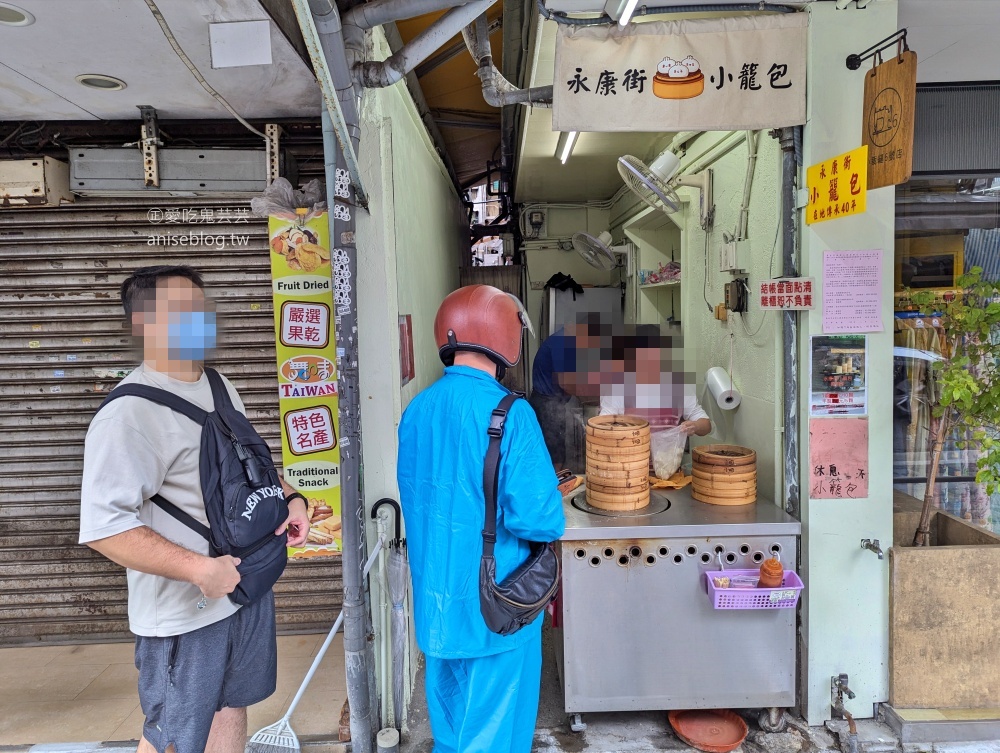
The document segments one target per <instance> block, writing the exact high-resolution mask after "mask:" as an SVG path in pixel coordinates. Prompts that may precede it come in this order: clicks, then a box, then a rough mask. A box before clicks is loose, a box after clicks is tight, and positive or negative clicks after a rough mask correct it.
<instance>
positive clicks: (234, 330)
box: [0, 199, 342, 645]
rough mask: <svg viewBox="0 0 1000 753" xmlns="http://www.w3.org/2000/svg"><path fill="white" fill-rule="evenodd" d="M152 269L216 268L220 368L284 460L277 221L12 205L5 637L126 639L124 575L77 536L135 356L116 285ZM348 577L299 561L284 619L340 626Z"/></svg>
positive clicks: (2, 567)
mask: <svg viewBox="0 0 1000 753" xmlns="http://www.w3.org/2000/svg"><path fill="white" fill-rule="evenodd" d="M157 236H159V237H157ZM183 236H188V237H187V238H186V239H185V238H184V237H183ZM192 236H193V237H194V238H196V239H198V240H196V241H195V240H192ZM220 236H224V238H220ZM164 237H165V238H166V240H165V241H164ZM206 237H211V238H212V239H213V240H214V241H215V242H209V243H206V242H205V241H206ZM223 246H224V247H223ZM152 264H190V265H191V266H193V267H195V268H196V269H198V270H199V271H200V272H201V273H202V274H203V275H204V277H205V281H206V285H207V288H208V292H209V295H210V296H211V297H212V298H214V299H215V300H216V301H217V303H218V308H219V313H220V319H221V320H222V322H223V334H222V337H221V338H220V347H219V351H218V355H217V357H216V360H215V361H214V362H213V363H214V365H215V366H217V367H218V368H219V370H220V371H222V372H223V373H224V374H226V376H228V377H229V378H230V379H231V380H232V382H233V383H234V384H235V386H236V388H237V389H238V390H239V392H240V395H241V396H242V398H243V401H244V402H245V404H246V406H247V412H248V414H249V416H250V418H251V420H253V422H254V424H255V426H256V427H257V429H258V431H260V433H261V434H262V435H263V436H264V437H265V438H266V439H267V441H268V443H269V444H270V445H271V448H272V450H273V451H274V457H275V459H276V460H279V459H280V455H281V452H280V436H279V420H278V398H277V384H276V378H275V351H274V324H273V318H272V316H273V314H272V299H271V283H270V260H269V255H268V248H267V224H266V222H265V221H263V220H261V219H258V218H254V217H252V216H251V215H250V211H249V204H248V202H246V201H234V200H225V199H214V200H208V199H162V200H161V199H155V200H149V199H132V200H123V199H100V200H97V199H94V200H82V199H81V200H78V201H77V202H76V204H74V205H67V206H63V207H60V208H52V209H31V210H20V209H17V210H10V211H0V312H2V313H0V317H2V320H3V326H2V328H0V458H2V460H0V645H4V644H13V643H24V642H31V641H35V642H37V641H47V642H48V641H50V642H57V641H59V642H65V641H87V640H103V639H114V638H124V637H125V636H127V635H128V623H127V611H126V587H125V578H124V573H123V571H122V569H121V568H119V567H118V566H116V565H114V564H112V563H111V562H109V561H107V560H106V559H104V558H103V557H101V556H99V555H97V554H96V553H95V552H93V551H91V550H90V549H89V548H87V547H84V546H79V545H78V544H77V543H76V540H77V534H78V516H79V503H80V497H79V493H80V479H81V471H82V467H83V441H84V436H85V434H86V430H87V426H88V424H89V422H90V419H91V417H92V415H93V413H94V411H95V410H96V408H97V407H98V405H99V404H100V402H101V400H102V399H103V398H104V396H105V395H106V394H107V392H108V391H109V390H110V389H111V388H112V387H113V386H114V385H115V384H116V383H117V381H118V380H119V379H120V378H121V377H122V376H124V375H125V374H126V373H128V371H129V370H130V369H131V368H132V366H133V365H134V363H135V359H134V354H133V353H132V352H130V347H131V341H130V337H129V335H128V333H127V332H126V330H125V329H124V327H123V318H122V313H121V307H120V304H119V298H118V287H119V285H120V284H121V282H122V280H123V279H124V278H125V277H126V276H127V275H128V274H129V273H130V272H131V271H132V270H134V269H137V268H138V267H143V266H148V265H152ZM340 572H341V568H340V561H339V559H331V560H322V561H320V560H308V561H305V562H294V563H289V566H288V568H287V570H286V572H285V575H284V576H283V578H282V580H281V581H280V582H279V584H278V587H277V588H276V594H277V605H278V624H279V628H280V629H282V630H284V631H296V630H312V629H316V628H319V627H323V628H326V627H328V626H329V624H330V623H332V622H333V619H334V617H335V614H336V611H337V610H338V609H339V607H340V602H341V597H342V593H341V579H340Z"/></svg>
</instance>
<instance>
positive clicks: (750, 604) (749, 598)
mask: <svg viewBox="0 0 1000 753" xmlns="http://www.w3.org/2000/svg"><path fill="white" fill-rule="evenodd" d="M734 575H744V576H759V575H760V571H759V570H726V571H725V572H722V571H718V570H717V571H714V572H707V573H705V587H706V590H707V591H708V595H709V596H710V597H712V606H713V607H715V608H716V609H791V608H792V607H794V606H795V605H796V604H797V603H798V601H799V594H800V593H802V589H803V588H805V586H804V585H803V584H802V580H801V579H800V578H799V576H798V575H797V574H796V573H795V572H794V571H792V570H785V577H784V578H782V580H781V587H780V588H719V587H718V586H716V585H715V583H714V582H713V581H712V579H713V578H719V577H727V578H732V577H733V576H734Z"/></svg>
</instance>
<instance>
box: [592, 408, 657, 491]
mask: <svg viewBox="0 0 1000 753" xmlns="http://www.w3.org/2000/svg"><path fill="white" fill-rule="evenodd" d="M586 439H587V453H586V457H587V477H586V478H587V491H586V494H587V502H588V504H590V505H593V506H594V507H597V508H599V509H602V510H613V511H631V510H639V509H641V508H643V507H646V506H647V505H648V504H649V458H650V449H649V423H647V422H646V421H644V420H642V419H640V418H635V417H633V416H596V417H594V418H592V419H590V420H589V421H588V422H587V427H586Z"/></svg>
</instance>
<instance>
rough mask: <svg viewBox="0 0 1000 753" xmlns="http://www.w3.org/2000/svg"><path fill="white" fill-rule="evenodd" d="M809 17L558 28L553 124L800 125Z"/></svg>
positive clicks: (596, 127) (609, 127)
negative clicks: (623, 26)
mask: <svg viewBox="0 0 1000 753" xmlns="http://www.w3.org/2000/svg"><path fill="white" fill-rule="evenodd" d="M808 16H809V14H808V13H785V14H779V15H766V16H732V17H728V18H717V19H705V20H694V21H671V22H655V23H633V24H630V25H629V26H627V27H625V28H622V27H620V26H613V27H608V26H567V25H560V26H559V32H558V36H557V38H556V63H555V79H554V81H555V91H554V97H553V100H554V101H553V112H552V127H553V130H556V131H652V132H662V131H670V132H676V131H742V130H759V129H765V128H780V127H784V126H793V125H801V124H803V123H805V120H806V33H807V25H808V22H809V19H808ZM832 64H833V63H831V65H832Z"/></svg>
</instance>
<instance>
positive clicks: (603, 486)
mask: <svg viewBox="0 0 1000 753" xmlns="http://www.w3.org/2000/svg"><path fill="white" fill-rule="evenodd" d="M587 488H588V489H593V490H594V491H595V492H598V493H600V494H614V493H616V492H620V491H624V492H626V493H630V494H631V493H638V492H645V491H648V490H649V478H634V479H625V480H624V481H623V482H622V483H617V482H616V481H615V480H610V481H609V480H608V479H602V478H594V477H593V476H589V475H588V476H587Z"/></svg>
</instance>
